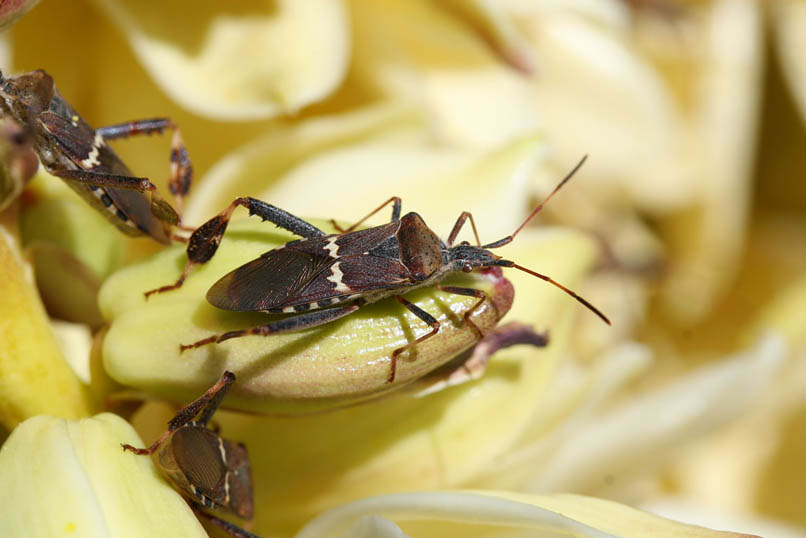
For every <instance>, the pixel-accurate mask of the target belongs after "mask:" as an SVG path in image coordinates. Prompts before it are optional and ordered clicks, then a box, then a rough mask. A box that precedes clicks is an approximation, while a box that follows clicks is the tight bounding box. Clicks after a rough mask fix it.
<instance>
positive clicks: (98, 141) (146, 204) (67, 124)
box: [39, 92, 171, 244]
mask: <svg viewBox="0 0 806 538" xmlns="http://www.w3.org/2000/svg"><path fill="white" fill-rule="evenodd" d="M51 109H55V111H54V110H49V111H45V112H43V113H41V114H40V115H39V123H40V124H41V126H42V128H44V129H45V131H47V132H48V133H49V134H50V136H51V137H52V138H53V140H54V141H55V142H56V143H57V144H58V145H59V147H61V148H62V150H64V152H65V154H66V155H68V156H69V157H70V160H71V161H72V164H73V165H74V166H75V168H77V169H81V170H87V171H88V172H102V173H106V174H114V175H119V176H130V177H131V176H132V173H131V171H130V170H129V169H128V168H127V167H126V165H125V164H123V161H121V160H120V157H118V156H117V154H116V153H115V152H114V151H113V150H112V148H110V147H109V146H108V145H107V144H106V142H105V141H104V140H103V138H101V137H97V136H96V133H95V130H94V129H93V128H92V127H91V126H90V125H89V124H87V122H85V121H84V120H83V118H81V116H79V115H78V113H76V111H75V110H73V108H72V107H71V106H70V105H69V104H68V103H67V102H66V101H64V99H62V98H61V96H60V95H59V94H58V92H56V96H55V98H54V99H53V101H52V103H51ZM71 117H72V118H76V120H75V124H73V122H72V121H71V120H70V119H68V118H71ZM67 184H68V185H69V186H70V187H71V188H73V189H74V190H76V191H77V192H78V193H79V194H80V195H81V196H82V197H83V198H84V199H85V200H87V202H89V204H90V205H92V206H93V207H95V208H96V209H97V210H98V211H99V212H100V213H101V214H102V215H104V216H105V217H106V218H107V219H108V220H109V221H110V222H112V224H114V225H115V227H117V228H118V229H119V230H120V231H122V232H123V233H125V234H127V235H133V236H137V235H140V234H141V233H146V234H148V235H150V236H151V237H153V238H154V239H156V240H157V241H159V242H160V243H164V244H169V243H170V242H171V240H170V237H169V235H168V232H167V230H166V226H165V225H164V224H163V223H162V222H160V220H159V219H158V218H156V217H155V216H154V215H153V213H152V210H151V203H150V196H146V195H144V194H142V193H139V192H137V191H133V190H127V189H113V188H110V187H102V188H101V189H102V191H101V192H102V193H106V194H107V195H108V199H104V198H102V197H100V196H96V195H95V194H94V192H93V189H92V188H91V187H90V186H89V185H86V184H84V183H81V182H78V181H67ZM110 201H111V202H113V203H114V205H112V204H110V203H109V202H110ZM115 208H120V209H121V210H122V211H123V215H122V216H118V215H116V211H115ZM123 216H125V217H126V218H125V219H123V218H122V217H123ZM132 219H133V221H132ZM126 221H128V223H127V222H126ZM135 223H136V224H135Z"/></svg>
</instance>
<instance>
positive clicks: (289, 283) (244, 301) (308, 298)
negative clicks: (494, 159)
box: [146, 157, 610, 383]
mask: <svg viewBox="0 0 806 538" xmlns="http://www.w3.org/2000/svg"><path fill="white" fill-rule="evenodd" d="M586 158H587V157H585V158H583V159H582V160H580V162H579V163H578V164H577V165H576V166H575V167H574V169H573V170H571V172H570V173H569V174H568V175H567V176H566V177H565V178H564V179H563V180H562V181H561V182H560V183H559V184H558V185H557V186H556V187H555V188H554V190H553V191H552V192H551V193H550V194H549V196H548V197H547V198H546V199H545V200H544V201H543V202H541V203H540V204H539V205H538V206H537V207H536V208H535V209H534V210H533V211H532V212H531V213H529V215H528V216H527V217H526V219H525V220H524V221H523V223H522V224H521V225H520V226H519V227H518V228H517V229H516V230H515V232H513V233H512V235H508V236H507V237H504V238H503V239H499V240H498V241H494V242H492V243H488V244H486V245H482V244H481V241H480V240H479V237H478V233H477V231H476V225H475V223H474V222H473V216H472V215H471V214H470V213H468V212H466V211H465V212H463V213H462V214H461V215H460V216H459V218H458V219H457V221H456V224H455V225H454V227H453V230H452V231H451V233H450V235H449V236H448V240H447V241H442V240H441V239H439V237H437V235H436V234H435V233H434V232H433V231H431V230H430V229H429V228H428V226H426V224H425V222H424V221H423V219H422V218H421V217H420V216H419V215H418V214H417V213H408V214H406V215H404V216H403V217H400V209H401V200H400V198H397V197H393V198H390V199H389V200H387V201H386V202H384V203H383V204H381V205H380V206H378V207H377V208H376V209H375V210H373V211H372V212H370V213H369V214H368V215H367V216H366V217H364V218H362V219H361V220H359V221H358V222H357V223H355V224H353V225H352V226H350V227H349V228H347V229H341V228H339V227H338V226H337V227H336V229H337V230H339V231H340V233H338V234H333V235H327V234H325V233H324V232H323V231H321V230H320V229H319V228H317V227H315V226H313V225H312V224H310V223H308V222H306V221H304V220H302V219H300V218H299V217H295V216H294V215H291V214H290V213H288V212H286V211H283V210H282V209H279V208H277V207H274V206H272V205H270V204H267V203H265V202H261V201H260V200H256V199H254V198H238V199H236V200H235V201H234V202H232V204H230V206H229V207H228V208H227V209H225V210H224V211H223V212H221V213H220V214H218V215H216V216H215V217H213V218H212V219H210V220H209V221H207V222H206V223H205V224H203V225H202V226H200V227H199V228H198V229H196V231H194V232H193V234H192V235H191V236H190V240H189V244H188V248H187V255H188V259H189V262H188V264H187V265H186V267H185V270H184V272H183V273H182V275H181V276H180V278H179V280H178V281H177V282H176V283H175V284H172V285H169V286H164V287H162V288H158V289H156V290H151V291H149V292H146V297H148V296H149V295H150V294H153V293H160V292H165V291H168V290H172V289H176V288H178V287H179V286H181V285H182V283H183V282H184V280H185V278H186V277H187V275H188V274H189V272H190V270H191V269H192V267H193V266H194V265H197V264H201V263H204V262H206V261H208V260H209V259H210V258H211V257H212V256H213V255H214V254H215V251H216V249H217V248H218V245H219V243H220V241H221V237H222V235H223V234H224V231H225V230H226V227H227V223H228V222H229V220H230V217H231V215H232V212H233V211H234V210H235V208H236V207H237V206H244V207H246V208H248V209H249V214H250V215H258V216H259V217H261V218H262V219H263V220H268V221H270V222H273V223H274V224H276V225H277V226H279V227H281V228H285V229H286V230H288V231H290V232H291V233H293V234H295V235H298V236H300V237H302V238H303V239H300V240H296V241H291V242H289V243H286V244H285V245H284V246H283V247H282V248H278V249H274V250H271V251H269V252H266V253H265V254H263V255H262V256H260V257H259V258H258V259H256V260H253V261H251V262H249V263H247V264H245V265H243V266H241V267H239V268H237V269H235V270H234V271H232V272H230V273H229V274H227V275H225V276H224V277H223V278H221V279H220V280H219V281H218V282H216V283H215V284H214V285H213V286H212V287H211V288H210V290H209V291H208V292H207V300H208V301H209V302H210V303H211V304H212V305H214V306H216V307H218V308H221V309H224V310H231V311H259V312H267V313H274V314H280V313H296V314H297V315H295V316H291V317H287V318H284V319H280V320H276V321H272V322H270V323H267V324H266V325H262V326H259V327H254V328H251V329H242V330H237V331H230V332H226V333H223V334H217V335H214V336H210V337H209V338H205V339H203V340H199V341H197V342H195V343H192V344H188V345H181V346H180V350H186V349H191V348H196V347H199V346H203V345H206V344H212V343H218V342H223V341H224V340H228V339H230V338H237V337H240V336H246V335H251V334H253V335H269V334H277V333H282V332H291V331H298V330H301V329H306V328H309V327H316V326H318V325H323V324H325V323H329V322H331V321H334V320H336V319H338V318H341V317H344V316H346V315H348V314H351V313H353V312H355V311H356V310H358V309H359V308H361V307H362V306H363V305H365V304H367V303H372V302H374V301H378V300H380V299H383V298H386V297H394V298H395V299H396V300H397V301H398V302H400V303H401V304H403V305H404V306H405V307H406V308H407V309H408V310H409V311H411V312H412V313H413V314H414V315H415V316H417V317H418V318H420V319H421V320H422V321H424V322H425V323H427V324H428V325H429V326H430V327H431V331H430V332H428V333H426V334H424V335H422V336H420V337H418V338H416V339H415V340H413V341H411V342H409V343H408V344H406V345H404V346H403V347H400V348H398V349H396V350H395V351H394V352H393V353H392V356H391V364H390V373H389V377H388V379H387V383H391V382H392V381H394V379H395V372H396V370H397V358H398V356H400V354H401V353H403V352H404V351H406V350H407V349H409V348H411V347H412V346H414V345H416V344H418V343H420V342H422V341H423V340H425V339H427V338H430V337H432V336H434V335H435V334H437V332H438V331H439V327H440V324H439V322H438V321H437V320H436V319H435V318H434V317H433V316H431V315H430V314H429V313H428V312H426V311H424V310H422V309H421V308H419V307H418V306H417V305H415V304H413V303H411V302H409V301H408V300H406V299H405V298H404V297H403V294H405V293H408V292H410V291H412V290H414V289H417V288H421V287H424V286H431V287H434V288H437V289H440V290H442V291H445V292H448V293H454V294H458V295H466V296H471V297H476V298H477V299H478V301H476V303H475V304H474V305H473V306H472V307H470V308H469V309H468V310H467V311H465V312H464V314H463V318H464V320H465V322H466V323H467V324H468V325H470V326H471V327H473V328H474V329H475V331H476V332H477V333H478V334H479V337H482V336H483V335H482V334H481V331H480V330H479V329H478V327H477V326H476V325H475V324H474V323H473V322H472V320H471V319H470V316H471V315H472V314H473V312H475V311H476V310H477V309H478V308H479V307H480V306H481V305H482V304H483V303H484V302H485V301H486V300H487V295H486V294H485V293H484V292H483V291H481V290H477V289H473V288H463V287H456V286H442V285H440V284H439V282H440V281H441V280H442V279H443V278H444V277H445V276H446V275H447V274H448V273H451V272H456V271H461V272H465V273H469V272H471V271H473V269H474V268H492V267H514V268H516V269H520V270H521V271H525V272H527V273H529V274H531V275H533V276H536V277H538V278H541V279H543V280H545V281H547V282H550V283H551V284H553V285H555V286H557V287H559V288H560V289H562V290H563V291H565V292H566V293H568V294H570V295H571V296H573V297H574V298H575V299H577V300H578V301H579V302H581V303H582V304H584V305H585V306H586V307H587V308H589V309H590V310H591V311H593V312H594V313H595V314H596V315H597V316H599V317H600V318H601V319H602V320H603V321H604V322H606V323H607V324H610V321H609V320H608V319H607V317H605V315H604V314H602V313H601V312H600V311H599V310H597V309H596V308H595V307H594V306H593V305H591V304H590V303H589V302H587V301H586V300H585V299H583V298H582V297H580V296H579V295H577V294H576V293H574V292H573V291H571V290H569V289H568V288H566V287H565V286H562V285H561V284H559V283H557V282H555V281H554V280H552V279H551V278H549V277H548V276H545V275H542V274H540V273H537V272H535V271H532V270H530V269H527V268H525V267H521V266H520V265H517V264H516V263H515V262H512V261H509V260H505V259H502V258H501V257H500V256H496V255H495V254H493V253H492V252H490V250H489V249H494V248H498V247H501V246H504V245H506V244H508V243H510V242H511V241H512V240H513V239H514V238H515V236H517V235H518V233H520V231H521V230H522V229H523V228H524V226H526V224H527V223H528V222H529V221H530V220H531V219H532V218H533V217H534V216H535V215H536V214H537V213H538V212H539V211H540V209H541V208H542V207H543V206H544V205H545V203H546V202H548V200H549V199H551V197H552V196H553V195H554V194H555V193H556V192H557V191H558V190H559V189H560V188H561V187H562V186H563V185H564V184H565V183H566V182H567V181H568V180H569V179H570V178H571V177H572V176H573V175H574V173H575V172H576V171H577V170H579V168H580V167H581V166H582V164H583V163H584V162H585V159H586ZM390 203H391V204H392V220H391V222H390V223H388V224H384V225H381V226H376V227H374V228H366V229H363V230H356V228H357V227H358V226H360V225H361V223H363V222H364V221H365V220H366V219H368V218H369V217H371V216H372V215H374V214H375V213H377V212H378V211H380V210H381V209H382V208H384V207H385V206H387V205H388V204H390ZM468 219H469V220H470V224H471V226H472V228H473V233H474V235H475V237H476V242H477V246H472V245H470V244H469V243H468V242H466V241H463V242H461V243H459V244H458V245H456V246H454V241H455V240H456V237H457V236H458V235H459V231H460V230H461V229H462V226H463V225H464V223H465V222H466V221H467V220H468ZM334 225H335V223H334Z"/></svg>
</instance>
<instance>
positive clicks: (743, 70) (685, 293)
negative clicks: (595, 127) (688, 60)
mask: <svg viewBox="0 0 806 538" xmlns="http://www.w3.org/2000/svg"><path fill="white" fill-rule="evenodd" d="M706 16H707V24H706V25H705V27H704V28H703V30H704V35H703V36H702V37H703V39H702V43H703V45H704V46H705V47H706V48H705V50H703V51H698V53H697V56H698V57H701V58H703V60H704V61H705V62H707V63H705V64H704V65H703V67H704V69H703V71H702V75H701V77H699V78H698V79H697V81H696V83H695V85H694V86H693V87H692V88H691V90H693V91H694V92H696V93H695V98H696V100H695V102H694V105H693V106H692V107H691V109H690V111H689V113H690V114H692V117H691V118H690V121H691V125H690V127H689V132H688V136H687V140H686V144H687V148H688V151H687V153H686V154H685V155H684V156H683V158H684V159H685V161H686V162H690V163H696V164H697V165H698V170H697V172H696V174H697V175H696V179H695V181H696V184H697V185H698V190H699V193H698V194H699V197H700V202H699V203H698V204H696V206H695V208H694V209H693V210H692V211H686V212H683V213H682V214H680V215H679V216H676V217H675V218H673V219H670V222H669V223H668V224H667V225H666V226H668V228H667V230H668V233H667V234H666V235H667V239H668V240H669V242H670V243H671V246H670V250H671V253H672V259H673V261H672V263H671V266H670V271H671V274H670V278H669V279H668V281H667V283H666V286H665V289H664V290H663V294H664V302H665V304H666V306H667V307H668V309H669V311H671V312H672V313H674V315H676V316H677V317H678V318H680V319H682V320H686V321H688V322H692V321H695V320H697V319H699V318H701V317H702V316H703V315H704V314H705V313H707V312H708V311H709V310H710V309H711V307H712V305H713V303H714V301H715V300H717V299H718V297H719V294H721V293H723V292H724V291H725V289H726V286H727V285H728V284H729V283H730V282H731V279H732V278H734V277H735V270H736V268H737V267H738V259H739V256H740V255H741V252H742V244H743V241H744V237H745V233H746V228H747V217H748V211H749V201H750V196H751V187H752V185H751V178H752V175H751V174H752V171H753V155H754V151H753V150H754V147H755V142H756V140H755V139H756V129H755V127H756V124H757V116H758V108H759V103H760V95H761V81H762V77H761V72H762V66H763V61H762V32H761V22H762V21H761V8H760V6H759V5H758V3H756V2H753V1H749V0H743V1H738V2H736V1H732V0H720V1H717V2H714V3H713V6H712V7H711V8H710V9H709V11H708V12H707V14H706ZM695 297H696V300H692V298H695Z"/></svg>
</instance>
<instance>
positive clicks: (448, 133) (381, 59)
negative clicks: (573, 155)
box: [348, 0, 539, 147]
mask: <svg viewBox="0 0 806 538" xmlns="http://www.w3.org/2000/svg"><path fill="white" fill-rule="evenodd" d="M479 9H480V10H481V11H479V10H474V9H473V8H471V7H468V8H467V9H466V12H474V11H475V12H476V13H477V14H483V13H484V11H485V9H486V8H479ZM351 10H352V21H353V31H354V36H355V47H354V53H353V64H352V66H351V72H350V77H349V78H348V82H349V83H351V84H355V85H356V86H358V87H360V88H362V89H364V91H367V92H369V93H371V94H380V95H381V96H382V97H384V98H387V99H389V98H393V99H403V100H406V101H409V102H413V103H416V104H418V105H419V106H421V107H423V108H424V109H425V110H427V111H428V114H429V118H430V119H432V127H433V129H434V132H435V134H436V136H437V137H438V138H439V139H440V140H441V141H443V142H446V143H448V144H455V145H462V146H465V147H467V146H471V147H490V146H495V145H499V144H502V143H504V142H506V141H508V140H510V139H512V138H513V137H519V136H523V135H526V134H528V133H531V132H533V131H534V130H535V129H536V128H537V127H538V118H539V115H538V114H537V112H536V109H535V107H534V103H533V100H532V97H531V92H530V90H529V82H528V78H527V77H525V76H523V75H522V74H520V73H519V72H517V71H515V70H514V69H512V68H511V67H509V66H507V65H506V64H504V63H503V61H501V60H500V59H499V57H498V55H497V54H496V53H495V52H494V51H493V50H492V49H491V48H490V47H489V46H488V44H487V43H486V42H485V39H484V37H483V36H482V35H480V34H479V33H478V32H477V31H475V30H474V28H473V27H472V26H471V25H468V24H467V23H466V22H465V20H466V19H464V17H461V18H457V17H456V16H455V14H454V13H453V12H452V11H451V10H449V9H446V8H445V7H444V6H441V5H439V4H438V3H433V2H427V1H423V0H392V1H387V2H383V3H381V2H373V1H366V0H356V1H354V2H352V3H351ZM502 16H503V15H502ZM492 105H494V106H492Z"/></svg>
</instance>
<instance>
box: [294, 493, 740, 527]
mask: <svg viewBox="0 0 806 538" xmlns="http://www.w3.org/2000/svg"><path fill="white" fill-rule="evenodd" d="M368 517H372V518H376V519H375V528H378V529H381V528H383V527H381V524H380V521H378V518H383V519H386V520H389V521H390V522H394V523H395V524H396V525H397V526H399V529H401V532H405V533H406V535H410V536H418V537H423V538H429V537H432V536H433V537H437V536H474V537H478V538H481V537H488V536H489V537H493V536H502V535H506V536H544V535H545V536H576V537H582V536H589V537H597V538H598V537H605V536H617V537H625V538H627V537H635V538H638V537H641V538H644V537H646V538H661V537H670V538H671V537H678V536H679V537H683V536H686V537H690V538H719V537H723V538H730V537H734V538H750V536H751V535H748V534H741V533H734V532H723V531H715V530H710V529H706V528H703V527H696V526H693V525H686V524H685V523H678V522H676V521H672V520H669V519H664V518H661V517H658V516H655V515H652V514H649V513H647V512H641V511H640V510H635V509H634V508H630V507H629V506H625V505H622V504H618V503H615V502H612V501H606V500H602V499H595V498H592V497H582V496H579V495H551V496H539V495H518V494H513V493H507V492H498V491H477V492H476V491H467V492H462V491H446V492H423V493H400V494H396V495H383V496H378V497H370V498H367V499H362V500H360V501H356V502H353V503H349V504H346V505H343V506H340V507H338V508H335V509H333V510H330V511H328V512H325V513H324V514H322V515H320V516H319V517H317V518H316V519H314V520H313V521H311V522H310V523H308V525H306V526H305V527H304V528H303V529H302V530H300V531H299V532H298V533H297V534H296V538H318V537H320V536H321V537H325V536H338V537H346V536H352V534H351V533H352V532H354V531H355V530H358V529H362V528H366V526H367V519H366V518H368ZM383 529H384V530H383V532H382V533H381V534H379V536H383V537H390V538H391V537H394V536H400V535H401V534H395V532H394V531H393V530H392V529H390V528H389V527H388V526H387V527H386V528H383Z"/></svg>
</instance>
